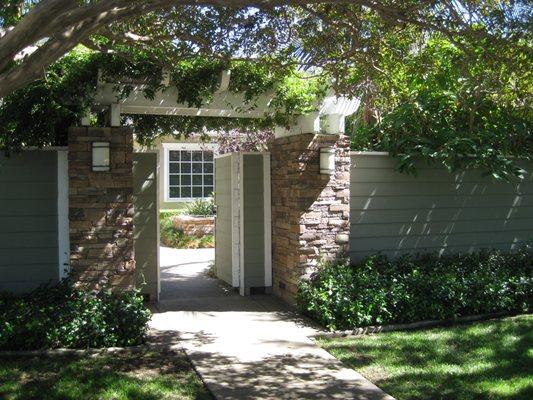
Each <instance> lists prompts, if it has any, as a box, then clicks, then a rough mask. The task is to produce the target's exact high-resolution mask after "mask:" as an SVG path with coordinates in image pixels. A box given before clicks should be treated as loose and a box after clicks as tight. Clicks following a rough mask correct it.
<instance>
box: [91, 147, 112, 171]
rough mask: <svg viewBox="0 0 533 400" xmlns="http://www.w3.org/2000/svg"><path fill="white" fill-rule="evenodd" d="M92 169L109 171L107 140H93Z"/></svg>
mask: <svg viewBox="0 0 533 400" xmlns="http://www.w3.org/2000/svg"><path fill="white" fill-rule="evenodd" d="M93 171H100V172H102V171H103V172H105V171H109V142H93Z"/></svg>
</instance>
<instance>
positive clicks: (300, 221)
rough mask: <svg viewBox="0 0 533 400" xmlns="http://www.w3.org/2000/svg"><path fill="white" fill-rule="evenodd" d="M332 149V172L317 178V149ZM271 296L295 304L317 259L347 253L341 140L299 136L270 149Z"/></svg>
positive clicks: (345, 145) (345, 151)
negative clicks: (273, 294)
mask: <svg viewBox="0 0 533 400" xmlns="http://www.w3.org/2000/svg"><path fill="white" fill-rule="evenodd" d="M321 147H334V148H335V149H336V151H335V159H336V162H335V164H336V165H335V173H333V174H331V175H324V174H321V173H320V165H319V163H320V148H321ZM271 179H272V251H273V263H272V270H273V271H272V272H273V292H274V293H275V294H277V295H278V296H280V297H282V298H284V299H285V300H287V301H289V302H291V303H292V302H294V300H295V295H296V293H297V288H298V287H297V285H298V282H299V280H300V279H301V278H302V277H303V276H306V275H308V274H310V273H311V272H313V271H314V270H315V268H316V266H317V263H318V261H319V260H320V259H321V258H325V259H329V260H333V259H337V258H339V257H341V256H344V254H345V252H347V250H348V240H349V230H350V227H349V219H350V190H349V185H350V155H349V141H348V139H347V138H345V137H344V136H339V135H329V134H328V135H320V134H313V133H309V134H298V135H294V136H288V137H282V138H277V139H275V140H274V141H273V143H272V145H271Z"/></svg>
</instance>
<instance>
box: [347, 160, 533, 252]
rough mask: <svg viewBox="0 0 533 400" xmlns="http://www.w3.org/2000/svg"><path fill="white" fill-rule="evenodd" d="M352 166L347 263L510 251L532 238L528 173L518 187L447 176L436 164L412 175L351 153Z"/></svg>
mask: <svg viewBox="0 0 533 400" xmlns="http://www.w3.org/2000/svg"><path fill="white" fill-rule="evenodd" d="M351 164H352V168H351V173H350V179H351V183H350V184H351V186H350V196H351V197H350V230H351V233H350V255H351V256H352V258H353V259H356V260H357V259H360V258H362V257H364V256H366V255H368V254H371V253H375V252H382V253H385V254H387V255H390V256H393V257H394V256H399V255H401V254H403V253H407V252H426V251H432V252H439V253H452V252H459V251H462V252H464V251H474V250H476V249H479V248H484V247H485V248H486V247H489V248H492V247H496V248H501V249H503V250H507V251H509V250H513V249H516V248H518V247H519V246H521V245H523V244H525V243H527V242H529V241H531V240H533V174H532V173H531V172H529V174H528V175H527V176H526V178H525V179H523V180H520V181H518V180H517V181H515V182H495V181H493V180H491V179H489V178H483V177H482V176H481V173H480V171H474V170H470V171H466V172H458V173H449V172H448V171H447V170H446V169H445V168H443V167H439V166H438V165H436V164H432V165H425V164H420V165H419V166H418V169H417V175H416V177H413V176H410V175H407V174H401V173H399V172H398V171H396V169H395V166H396V162H395V161H394V160H393V159H392V158H390V157H388V156H386V155H379V154H364V153H363V154H352V156H351ZM524 167H525V169H526V170H528V171H531V168H530V167H531V166H526V165H524ZM528 167H529V168H528Z"/></svg>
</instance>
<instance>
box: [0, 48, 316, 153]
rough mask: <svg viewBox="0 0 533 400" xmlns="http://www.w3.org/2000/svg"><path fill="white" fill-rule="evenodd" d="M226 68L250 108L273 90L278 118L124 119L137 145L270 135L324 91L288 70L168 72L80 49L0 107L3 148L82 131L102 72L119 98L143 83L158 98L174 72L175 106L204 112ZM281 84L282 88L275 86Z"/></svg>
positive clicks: (192, 65)
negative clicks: (221, 134) (231, 134)
mask: <svg viewBox="0 0 533 400" xmlns="http://www.w3.org/2000/svg"><path fill="white" fill-rule="evenodd" d="M225 68H231V69H232V71H233V72H232V81H231V82H232V85H230V90H233V91H242V92H244V94H245V98H246V99H247V101H248V102H250V103H252V104H253V102H254V99H255V98H256V97H257V96H258V95H260V94H263V93H265V92H266V91H271V92H272V95H273V98H274V100H273V102H272V105H273V109H272V113H270V114H268V115H265V117H264V118H260V119H248V118H216V117H187V116H158V115H132V116H128V117H124V121H123V122H124V123H125V124H127V125H131V126H132V127H133V129H134V133H135V135H136V139H137V141H138V142H139V143H141V144H144V145H146V144H150V143H152V142H153V141H154V140H155V139H156V138H157V137H158V136H160V135H174V136H176V137H187V136H189V135H191V134H193V133H202V132H206V131H210V130H235V129H239V130H243V131H247V132H255V131H259V130H268V128H271V127H272V126H273V125H274V124H275V123H277V124H287V123H288V121H289V119H290V115H291V114H292V113H294V112H300V111H301V112H303V111H308V110H311V109H313V108H314V107H316V101H317V96H319V95H320V94H323V93H324V90H325V89H324V88H325V86H324V85H323V84H322V83H319V82H318V81H317V80H316V79H306V80H300V79H298V78H296V77H295V75H294V74H295V71H294V70H292V69H288V68H287V69H284V70H283V72H278V73H277V74H273V73H270V72H268V71H267V70H266V69H264V68H258V67H257V66H255V65H254V64H251V63H245V62H237V63H236V64H235V69H234V70H233V66H232V64H231V63H228V62H221V61H208V60H206V59H203V58H195V59H193V60H183V61H181V62H178V63H175V64H174V65H173V67H172V68H169V69H168V71H167V70H163V68H162V67H161V65H160V64H157V63H156V62H155V61H154V60H153V59H152V58H150V57H149V56H148V55H147V54H146V53H142V54H136V55H134V56H131V55H130V56H128V57H124V56H120V55H112V54H107V55H106V54H99V53H94V52H92V51H89V50H87V49H84V48H81V47H80V48H78V49H76V50H75V51H72V52H71V53H69V54H68V55H66V56H65V57H63V58H62V59H61V60H59V61H58V62H56V63H55V64H53V65H52V66H51V67H50V68H49V69H48V70H47V71H46V76H45V78H44V79H41V80H38V81H36V82H34V83H32V84H30V85H28V86H26V87H24V88H23V89H21V90H18V91H16V92H15V93H14V94H12V95H11V96H8V97H7V98H5V99H4V100H3V101H2V102H1V103H0V148H1V149H3V150H8V151H9V150H10V149H18V148H20V147H21V146H45V145H65V144H66V140H67V129H68V127H69V126H72V125H76V124H77V123H78V122H79V120H80V119H81V118H82V117H83V116H85V115H86V113H87V112H88V111H89V110H91V109H92V108H94V107H95V105H94V104H93V97H94V95H95V93H96V89H97V77H98V71H101V78H102V79H104V80H106V81H110V82H115V83H116V84H117V85H116V89H117V90H118V97H119V99H120V98H125V97H127V96H128V95H129V94H130V93H131V92H132V90H133V89H134V86H135V85H138V84H143V93H144V95H145V96H146V97H148V98H153V97H154V96H155V93H156V92H157V91H159V90H164V89H165V88H164V87H163V86H162V85H161V81H162V79H163V74H166V73H168V74H169V75H170V82H171V85H172V86H174V87H176V88H177V89H178V98H177V99H176V101H177V102H184V103H186V104H188V105H189V106H191V107H200V106H201V105H202V104H206V103H209V101H210V100H211V98H212V95H213V93H214V92H215V90H216V89H217V85H218V79H219V76H220V73H221V71H222V70H223V69H225ZM275 82H281V83H279V84H278V85H276V87H274V83H275ZM298 82H300V83H298ZM96 111H97V113H96V116H95V121H94V122H95V123H97V124H103V123H104V118H105V115H104V113H103V112H104V111H105V110H99V109H96Z"/></svg>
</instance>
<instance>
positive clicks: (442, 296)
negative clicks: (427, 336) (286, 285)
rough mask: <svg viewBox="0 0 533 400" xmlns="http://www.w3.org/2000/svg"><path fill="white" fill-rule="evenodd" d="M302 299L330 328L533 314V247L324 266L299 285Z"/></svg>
mask: <svg viewBox="0 0 533 400" xmlns="http://www.w3.org/2000/svg"><path fill="white" fill-rule="evenodd" d="M297 302H298V305H299V307H300V309H301V310H302V311H303V312H304V313H305V314H307V315H309V316H311V317H312V318H314V319H316V320H317V321H319V322H320V323H322V324H323V325H324V326H325V327H327V328H328V329H331V330H335V329H352V328H355V327H360V326H368V325H380V324H388V323H406V322H414V321H421V320H434V319H437V320H439V319H448V318H456V317H460V316H465V315H473V314H483V313H493V312H500V311H527V310H529V309H531V307H532V306H533V251H532V250H531V248H523V249H521V250H520V251H518V252H516V253H503V252H500V251H498V250H482V251H480V252H477V253H474V254H467V255H452V256H443V257H438V256H437V255H434V254H419V255H405V256H402V257H400V258H398V259H396V260H390V259H388V258H387V257H386V256H383V255H374V256H371V257H368V258H367V259H365V260H363V261H362V262H361V263H359V264H357V265H350V264H349V263H347V262H344V263H340V264H338V265H333V264H328V263H326V264H325V265H323V266H322V267H320V268H319V269H318V271H317V272H316V273H315V274H314V275H313V276H312V277H311V278H310V279H309V280H303V281H302V282H301V283H300V286H299V293H298V298H297Z"/></svg>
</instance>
